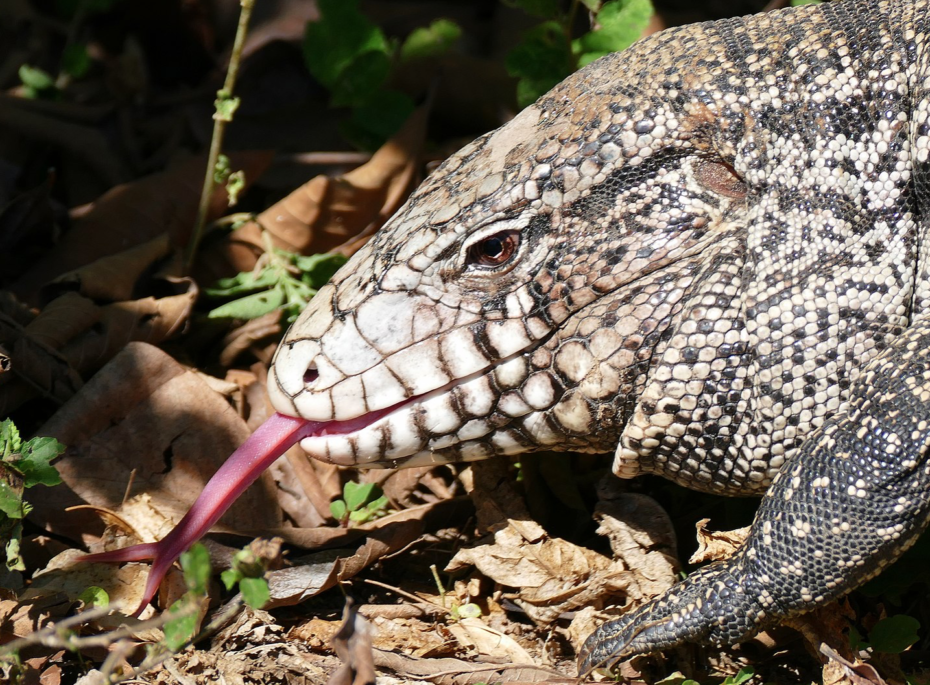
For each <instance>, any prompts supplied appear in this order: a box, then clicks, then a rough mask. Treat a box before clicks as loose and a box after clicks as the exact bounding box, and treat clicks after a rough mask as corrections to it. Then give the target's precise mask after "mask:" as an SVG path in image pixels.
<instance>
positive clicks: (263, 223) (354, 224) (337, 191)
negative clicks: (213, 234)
mask: <svg viewBox="0 0 930 685" xmlns="http://www.w3.org/2000/svg"><path fill="white" fill-rule="evenodd" d="M428 114H429V112H428V108H427V107H426V106H423V107H420V108H419V109H417V110H416V111H415V112H414V113H413V114H412V115H411V116H410V118H409V119H408V120H407V122H406V123H405V124H404V126H403V127H402V128H401V129H400V131H398V132H397V133H396V134H395V135H394V136H393V137H392V138H391V139H390V140H388V141H387V142H386V143H385V144H384V145H382V146H381V149H379V150H378V151H377V152H376V153H375V154H374V155H373V156H372V158H371V160H369V161H368V162H367V163H365V164H363V165H362V166H360V167H358V168H357V169H354V170H352V171H350V172H348V173H346V174H344V175H342V176H337V177H329V176H316V177H315V178H313V179H311V180H310V181H308V182H307V183H305V184H304V185H302V186H301V187H300V188H297V189H296V190H294V191H293V192H291V193H290V194H289V195H288V196H287V197H285V198H283V199H282V200H280V201H278V202H276V203H275V204H273V205H272V206H271V207H269V208H268V209H266V210H265V211H263V212H262V213H261V214H259V215H258V217H256V221H254V222H249V223H247V224H245V225H243V226H241V227H239V228H238V229H237V230H235V231H234V232H233V233H232V234H231V235H230V236H229V237H228V239H227V240H226V241H225V242H224V243H223V244H222V245H220V246H217V248H216V249H215V250H214V251H212V252H213V253H215V254H208V255H204V259H203V268H204V269H205V270H206V272H207V273H210V274H220V273H225V272H226V271H227V270H228V269H229V268H230V267H229V266H224V265H218V264H216V263H214V257H215V256H216V254H220V253H222V255H223V258H224V259H225V261H226V262H227V264H228V265H230V266H231V268H232V270H233V271H249V270H250V269H252V268H253V267H254V266H255V262H256V260H257V258H258V255H260V254H261V253H262V252H264V246H263V244H262V237H261V234H262V229H264V230H266V231H268V233H269V234H270V235H271V236H272V239H273V241H274V244H275V246H276V247H279V248H283V249H286V250H289V251H291V252H299V253H301V254H311V253H317V252H328V251H330V250H332V249H334V248H337V247H339V246H340V245H343V244H344V243H347V241H348V242H351V241H353V240H354V239H356V238H357V237H358V236H359V235H364V236H368V235H371V234H372V233H373V232H374V231H375V230H377V229H378V228H380V227H381V225H382V224H383V223H384V222H385V221H387V220H388V218H390V216H391V215H392V214H394V212H396V211H397V209H398V208H399V207H400V205H401V204H402V203H403V201H404V199H405V198H406V197H407V195H408V194H409V192H410V190H411V189H412V187H413V182H414V180H415V175H416V170H417V167H418V162H419V156H420V150H421V148H422V146H423V140H424V137H425V135H426V120H427V117H428ZM354 249H357V246H356V247H355V248H354ZM354 249H353V248H351V247H349V248H347V249H346V250H344V252H345V253H347V254H349V253H351V252H352V251H354ZM197 273H198V274H199V273H201V272H200V270H198V271H197Z"/></svg>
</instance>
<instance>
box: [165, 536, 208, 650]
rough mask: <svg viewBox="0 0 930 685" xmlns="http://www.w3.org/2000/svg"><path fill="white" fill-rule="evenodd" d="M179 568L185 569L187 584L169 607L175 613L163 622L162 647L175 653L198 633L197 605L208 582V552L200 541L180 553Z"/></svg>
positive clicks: (198, 613)
mask: <svg viewBox="0 0 930 685" xmlns="http://www.w3.org/2000/svg"><path fill="white" fill-rule="evenodd" d="M181 570H182V571H183V572H184V583H185V585H186V586H187V592H185V593H184V594H183V595H182V596H181V598H180V599H179V600H177V601H176V602H175V603H174V604H172V605H171V606H170V607H169V608H168V613H169V614H176V615H177V618H173V619H171V620H170V621H168V622H167V623H165V627H164V631H165V646H166V647H167V648H168V649H169V650H170V651H172V652H177V651H178V650H179V649H181V648H182V647H183V646H184V645H185V644H186V643H187V642H189V641H190V640H191V639H192V638H193V637H194V635H195V634H196V632H197V623H198V620H199V618H200V612H199V611H197V605H198V604H200V601H201V600H202V599H203V598H204V597H206V595H207V584H208V583H209V582H210V571H211V568H210V553H209V552H207V548H206V547H204V546H203V545H202V544H200V543H199V542H198V543H197V544H196V545H194V546H193V547H191V548H190V549H189V550H187V551H186V552H184V553H183V554H182V555H181Z"/></svg>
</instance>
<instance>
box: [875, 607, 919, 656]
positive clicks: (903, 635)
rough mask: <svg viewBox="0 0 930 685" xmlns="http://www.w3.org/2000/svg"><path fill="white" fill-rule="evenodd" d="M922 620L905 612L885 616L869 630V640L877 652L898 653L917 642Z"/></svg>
mask: <svg viewBox="0 0 930 685" xmlns="http://www.w3.org/2000/svg"><path fill="white" fill-rule="evenodd" d="M919 628H920V621H918V620H917V619H916V618H913V617H911V616H905V615H903V614H901V615H898V616H889V617H888V618H883V619H882V620H881V621H879V622H878V623H876V624H875V627H874V628H872V630H870V631H869V642H871V643H872V649H874V650H875V651H876V652H884V653H885V654H898V653H900V652H903V651H904V650H906V649H907V648H908V647H910V646H911V645H912V644H914V643H915V642H917V631H918V629H919Z"/></svg>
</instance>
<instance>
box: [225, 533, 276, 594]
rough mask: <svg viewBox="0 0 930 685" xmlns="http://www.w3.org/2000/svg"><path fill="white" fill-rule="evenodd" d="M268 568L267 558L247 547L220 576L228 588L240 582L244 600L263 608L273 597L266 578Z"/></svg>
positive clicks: (237, 554) (237, 553)
mask: <svg viewBox="0 0 930 685" xmlns="http://www.w3.org/2000/svg"><path fill="white" fill-rule="evenodd" d="M266 570H267V569H266V564H265V560H263V559H261V558H260V557H258V556H257V555H256V554H255V552H253V551H252V550H251V549H250V548H248V547H246V548H245V549H242V550H239V551H238V552H236V554H235V556H233V561H232V567H231V568H228V569H226V570H225V571H223V572H222V573H221V574H220V578H221V579H222V581H223V585H225V586H226V589H227V590H232V589H233V587H235V585H236V584H238V585H239V592H241V593H242V599H243V601H245V603H246V604H248V605H249V606H250V607H252V608H253V609H261V608H262V607H263V606H265V604H267V603H268V600H269V599H271V592H270V591H269V589H268V581H266V580H265V578H264V576H265V571H266Z"/></svg>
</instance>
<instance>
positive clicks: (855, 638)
mask: <svg viewBox="0 0 930 685" xmlns="http://www.w3.org/2000/svg"><path fill="white" fill-rule="evenodd" d="M849 646H850V647H851V648H852V649H854V650H856V651H857V652H858V651H861V650H863V649H868V648H869V647H871V645H870V644H869V643H868V642H866V641H865V638H863V637H862V635H861V634H860V633H859V631H858V630H857V629H856V626H850V627H849Z"/></svg>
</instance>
